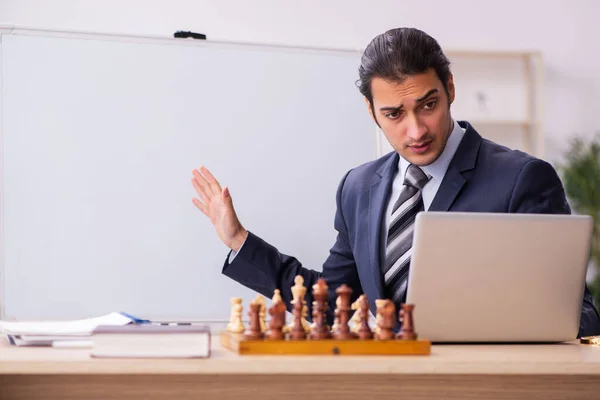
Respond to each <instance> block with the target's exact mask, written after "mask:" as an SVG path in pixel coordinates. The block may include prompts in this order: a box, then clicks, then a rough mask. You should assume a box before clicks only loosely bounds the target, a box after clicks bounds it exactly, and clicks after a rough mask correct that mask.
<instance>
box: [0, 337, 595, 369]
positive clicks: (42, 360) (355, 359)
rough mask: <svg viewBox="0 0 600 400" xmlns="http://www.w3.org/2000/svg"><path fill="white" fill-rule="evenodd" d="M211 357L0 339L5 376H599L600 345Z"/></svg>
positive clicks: (220, 352) (218, 353)
mask: <svg viewBox="0 0 600 400" xmlns="http://www.w3.org/2000/svg"><path fill="white" fill-rule="evenodd" d="M211 344H212V355H211V357H210V358H208V359H187V360H183V359H182V360H177V359H150V360H144V359H94V358H91V357H90V356H89V349H59V348H24V347H12V346H9V345H8V343H7V342H6V340H5V339H2V340H1V342H0V374H3V375H7V374H8V375H12V374H38V375H40V374H41V375H43V374H77V375H81V374H137V375H139V374H152V375H155V374H166V375H169V374H197V375H202V374H205V375H213V374H234V375H256V374H260V375H269V374H278V375H281V374H290V375H298V374H301V375H302V374H307V375H315V374H317V375H318V374H372V375H386V374H469V375H473V374H476V375H477V374H507V375H523V374H525V375H529V374H533V375H537V374H552V375H598V376H599V377H600V347H597V346H591V345H582V344H579V343H578V342H569V343H561V344H537V345H488V344H486V345H480V344H470V345H439V344H438V345H436V344H433V345H432V348H431V355H428V356H346V355H344V356H339V355H337V356H336V355H327V356H308V355H307V356H279V355H276V356H266V355H265V356H249V355H238V354H235V353H233V352H231V351H229V350H227V349H224V348H221V346H220V343H219V338H218V337H217V336H213V338H212V340H211Z"/></svg>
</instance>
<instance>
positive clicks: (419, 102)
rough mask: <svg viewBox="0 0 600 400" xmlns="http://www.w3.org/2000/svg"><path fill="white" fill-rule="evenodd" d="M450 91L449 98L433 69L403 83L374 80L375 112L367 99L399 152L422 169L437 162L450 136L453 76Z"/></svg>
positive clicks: (450, 81) (374, 116)
mask: <svg viewBox="0 0 600 400" xmlns="http://www.w3.org/2000/svg"><path fill="white" fill-rule="evenodd" d="M448 91H449V92H450V96H449V97H450V98H448V95H447V94H446V91H445V90H444V86H443V85H442V82H441V81H440V80H439V78H438V77H437V74H436V73H435V70H433V69H431V70H429V71H427V72H425V73H423V74H419V75H412V76H409V77H408V78H406V79H405V80H404V81H403V82H402V83H397V82H390V81H386V80H383V79H381V78H373V80H372V83H371V93H372V94H373V110H371V107H370V104H369V101H368V100H367V106H368V107H369V112H370V113H371V116H372V117H373V118H375V119H376V120H377V122H378V123H379V126H380V127H381V130H382V131H383V133H384V134H385V136H386V137H387V139H388V141H389V142H390V144H391V145H392V147H393V148H394V149H395V150H396V152H398V154H400V155H401V156H402V157H403V158H404V159H406V160H407V161H408V162H410V163H412V164H414V165H417V166H421V167H422V166H425V165H429V164H431V163H433V162H434V161H435V160H437V159H438V157H439V156H440V155H441V154H442V152H443V151H444V148H445V147H446V142H447V141H448V137H449V136H450V132H451V129H452V120H451V117H450V107H449V104H451V103H452V102H453V101H454V83H453V81H452V76H450V79H449V82H448Z"/></svg>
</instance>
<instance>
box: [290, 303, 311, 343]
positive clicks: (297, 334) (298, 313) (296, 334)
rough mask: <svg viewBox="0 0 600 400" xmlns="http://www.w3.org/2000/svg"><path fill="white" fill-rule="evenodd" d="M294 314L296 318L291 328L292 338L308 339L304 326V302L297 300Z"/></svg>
mask: <svg viewBox="0 0 600 400" xmlns="http://www.w3.org/2000/svg"><path fill="white" fill-rule="evenodd" d="M292 314H293V315H294V318H293V320H292V327H291V329H290V334H289V335H290V339H292V340H304V339H306V336H307V335H306V331H305V330H304V328H303V327H302V302H301V301H296V302H295V303H294V309H293V312H292Z"/></svg>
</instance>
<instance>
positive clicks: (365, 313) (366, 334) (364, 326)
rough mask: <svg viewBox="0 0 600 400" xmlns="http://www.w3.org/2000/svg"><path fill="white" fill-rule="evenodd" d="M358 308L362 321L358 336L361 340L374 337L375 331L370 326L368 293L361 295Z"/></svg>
mask: <svg viewBox="0 0 600 400" xmlns="http://www.w3.org/2000/svg"><path fill="white" fill-rule="evenodd" d="M357 301H358V302H359V303H358V310H357V311H356V313H357V314H358V315H359V318H360V323H359V327H358V332H357V334H358V338H359V339H361V340H370V339H373V332H372V331H371V327H370V326H369V300H368V299H367V296H366V295H364V294H363V295H361V296H360V297H359V298H358V300H357Z"/></svg>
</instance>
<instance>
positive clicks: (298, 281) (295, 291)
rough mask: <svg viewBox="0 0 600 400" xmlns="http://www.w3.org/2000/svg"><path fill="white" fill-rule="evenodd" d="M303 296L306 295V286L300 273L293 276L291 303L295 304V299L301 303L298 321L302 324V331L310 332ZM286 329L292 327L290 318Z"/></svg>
mask: <svg viewBox="0 0 600 400" xmlns="http://www.w3.org/2000/svg"><path fill="white" fill-rule="evenodd" d="M304 296H306V287H305V286H304V278H303V277H302V275H296V277H295V278H294V286H292V297H293V299H292V301H291V303H292V305H294V304H296V302H297V301H300V302H301V304H302V310H301V313H300V323H301V324H302V328H303V329H304V332H306V333H308V332H310V325H309V324H308V321H307V320H306V317H307V316H308V307H307V306H306V300H305V299H304ZM287 328H288V330H290V331H291V330H292V329H293V328H294V320H292V322H291V323H290V325H289V326H288V327H287Z"/></svg>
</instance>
